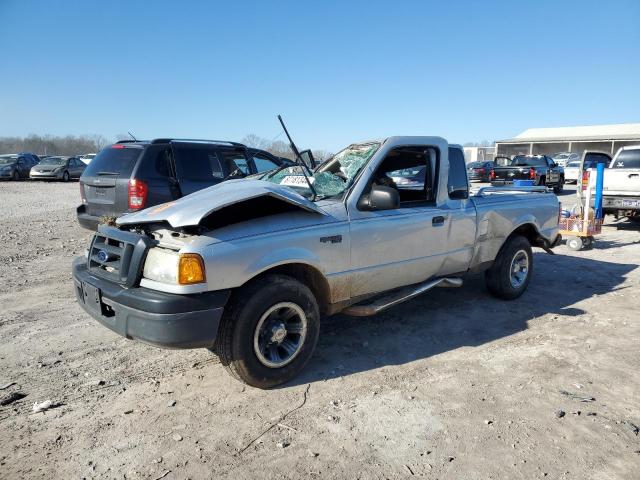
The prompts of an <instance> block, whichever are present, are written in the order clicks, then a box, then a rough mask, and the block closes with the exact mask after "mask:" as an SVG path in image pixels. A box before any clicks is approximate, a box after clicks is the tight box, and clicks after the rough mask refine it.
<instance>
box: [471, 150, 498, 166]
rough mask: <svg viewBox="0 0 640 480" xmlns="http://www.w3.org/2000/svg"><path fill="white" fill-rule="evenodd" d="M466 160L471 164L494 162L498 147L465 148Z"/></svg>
mask: <svg viewBox="0 0 640 480" xmlns="http://www.w3.org/2000/svg"><path fill="white" fill-rule="evenodd" d="M463 148H464V159H465V161H466V162H467V163H471V162H484V161H487V162H492V161H493V158H494V157H495V156H496V147H463Z"/></svg>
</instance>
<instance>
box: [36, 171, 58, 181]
mask: <svg viewBox="0 0 640 480" xmlns="http://www.w3.org/2000/svg"><path fill="white" fill-rule="evenodd" d="M62 174H63V172H59V173H53V172H42V173H41V172H29V178H30V179H31V180H60V179H62Z"/></svg>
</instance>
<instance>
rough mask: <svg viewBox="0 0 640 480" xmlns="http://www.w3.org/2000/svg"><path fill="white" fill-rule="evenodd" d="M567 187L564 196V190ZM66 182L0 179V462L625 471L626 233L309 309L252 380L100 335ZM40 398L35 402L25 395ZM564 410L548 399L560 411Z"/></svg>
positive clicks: (525, 473) (148, 470)
mask: <svg viewBox="0 0 640 480" xmlns="http://www.w3.org/2000/svg"><path fill="white" fill-rule="evenodd" d="M563 198H564V199H567V201H571V198H572V197H571V195H570V194H569V193H567V194H566V195H565V196H564V197H563ZM78 200H79V193H78V185H77V184H76V183H71V184H61V183H44V184H37V183H30V182H19V183H12V182H11V183H7V182H5V183H1V184H0V201H1V204H2V207H3V208H2V220H1V222H2V223H1V228H0V241H2V243H3V245H4V248H3V250H2V252H0V387H2V386H4V384H6V383H9V382H15V383H16V384H15V385H12V386H9V387H7V388H4V389H2V390H0V398H5V397H7V396H8V395H11V394H12V393H18V392H19V393H22V394H24V395H26V396H25V397H24V398H22V399H19V400H17V401H14V402H12V403H10V404H8V405H5V406H0V431H2V441H1V445H2V447H1V449H0V478H7V479H13V478H21V479H22V478H64V479H67V478H127V479H130V478H143V479H159V478H166V479H184V478H214V477H215V478H234V479H238V478H286V479H289V478H290V479H297V478H302V477H312V478H367V479H368V478H375V479H377V478H380V479H383V478H409V477H413V476H415V477H426V478H440V479H442V478H485V479H486V478H510V479H519V478H522V479H530V478H534V477H539V478H543V477H545V476H546V477H548V478H560V479H585V478H591V479H613V478H615V479H618V478H623V479H637V478H638V477H639V473H638V472H640V436H639V435H638V430H637V427H635V426H640V402H639V401H638V399H639V397H640V375H638V371H639V367H640V356H639V355H638V339H639V338H640V326H639V324H638V320H639V319H640V295H638V283H639V281H640V272H639V270H638V263H639V262H640V233H639V231H638V228H637V227H634V226H632V225H630V224H628V223H627V222H618V223H615V222H613V220H612V219H607V226H606V227H605V229H604V232H603V235H602V236H600V237H598V241H597V243H596V246H595V248H594V249H593V250H589V251H583V252H572V251H570V250H569V249H568V248H566V247H565V246H561V247H559V248H558V249H557V250H556V253H557V255H555V256H550V255H547V254H545V253H543V252H541V251H537V252H536V253H535V273H534V277H533V279H532V282H531V284H530V287H529V290H528V292H527V293H526V294H525V295H524V296H523V297H522V298H520V299H518V300H516V301H513V302H503V301H499V300H496V299H493V298H492V297H490V296H488V294H487V293H486V291H485V289H484V285H483V281H482V277H481V276H476V277H471V278H469V279H467V280H466V282H465V286H464V287H463V288H461V289H437V290H436V291H433V292H431V293H429V294H426V295H424V296H422V297H420V298H418V299H415V300H413V301H411V302H407V303H405V304H403V305H400V306H398V307H396V308H394V309H392V310H390V311H388V312H387V313H384V314H381V315H378V316H377V317H373V318H366V319H362V318H360V319H356V318H349V317H345V316H339V315H338V316H335V317H332V318H329V319H326V321H325V322H324V323H323V327H322V333H321V338H320V342H319V345H318V349H317V353H316V355H315V356H314V358H313V359H312V361H311V362H310V364H309V366H308V367H307V369H306V371H305V372H304V373H303V375H302V376H301V377H300V378H298V379H297V380H296V381H295V382H294V383H292V384H289V385H286V386H284V387H282V388H279V389H275V390H271V391H261V390H257V389H252V388H249V387H245V386H243V385H242V384H240V383H238V382H237V381H235V380H233V379H231V378H230V377H229V376H228V375H227V374H225V372H224V371H223V369H222V367H221V366H220V365H219V363H218V362H217V360H216V357H214V356H213V355H211V354H210V353H209V352H207V351H205V350H193V351H171V350H161V349H157V348H154V347H151V346H148V345H144V344H141V343H136V342H132V341H128V340H125V339H122V338H120V337H118V336H117V335H115V334H113V333H111V332H110V331H108V330H107V329H105V328H104V327H102V326H100V325H98V324H97V323H96V322H95V321H93V320H92V319H91V318H89V317H88V316H87V315H85V314H84V313H83V311H82V310H81V309H80V308H79V307H78V306H77V305H76V303H75V300H74V296H73V291H72V282H71V276H70V273H69V272H70V264H71V260H72V258H73V257H74V255H77V254H80V253H81V252H82V251H83V250H84V248H86V246H87V244H88V241H89V239H90V234H89V232H87V231H85V230H82V229H80V228H79V227H78V225H77V223H76V221H75V206H76V204H77V203H78ZM45 400H51V401H52V402H53V403H54V405H56V407H55V408H53V409H51V410H48V411H46V412H41V413H32V405H33V403H34V402H42V401H45ZM561 412H563V413H564V415H563V413H561Z"/></svg>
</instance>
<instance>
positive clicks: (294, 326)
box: [253, 302, 307, 368]
mask: <svg viewBox="0 0 640 480" xmlns="http://www.w3.org/2000/svg"><path fill="white" fill-rule="evenodd" d="M306 337H307V316H306V315H305V313H304V310H303V309H302V308H301V307H300V306H299V305H297V304H295V303H293V302H280V303H276V304H275V305H272V306H271V307H269V308H268V309H267V310H266V311H265V312H264V313H263V314H262V316H261V317H260V320H259V321H258V324H257V325H256V330H255V333H254V335H253V350H254V352H255V354H256V357H257V358H258V360H259V361H260V363H262V364H263V365H265V366H266V367H269V368H281V367H284V366H285V365H287V364H289V363H291V362H292V361H293V359H294V358H296V357H297V356H298V354H299V353H300V351H301V350H302V346H303V345H304V341H305V339H306Z"/></svg>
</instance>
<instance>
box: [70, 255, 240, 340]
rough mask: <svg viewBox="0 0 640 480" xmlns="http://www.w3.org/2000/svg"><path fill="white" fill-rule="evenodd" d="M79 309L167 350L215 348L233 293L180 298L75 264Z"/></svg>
mask: <svg viewBox="0 0 640 480" xmlns="http://www.w3.org/2000/svg"><path fill="white" fill-rule="evenodd" d="M73 282H74V290H75V293H76V300H77V301H78V304H79V305H80V306H81V307H82V308H83V309H84V310H85V312H87V313H88V314H89V315H91V316H92V317H93V318H95V319H96V320H97V321H98V322H100V323H101V324H102V325H104V326H105V327H107V328H109V329H111V330H113V331H114V332H116V333H118V334H119V335H122V336H123V337H126V338H128V339H135V340H141V341H143V342H146V343H151V344H154V345H158V346H161V347H167V348H199V347H212V346H213V344H214V343H215V340H216V336H217V332H218V325H219V324H220V320H221V318H222V314H223V312H224V306H225V305H226V303H227V301H228V300H229V296H230V295H231V291H230V290H218V291H215V292H206V293H200V294H191V295H176V294H172V293H164V292H159V291H157V290H151V289H148V288H142V287H135V288H125V287H123V286H121V285H119V284H117V283H114V282H110V281H108V280H105V279H103V278H100V277H97V276H95V275H93V274H91V272H89V271H88V270H87V260H86V258H84V257H78V258H76V259H75V260H74V262H73Z"/></svg>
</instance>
